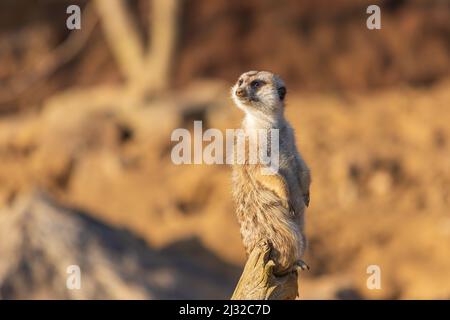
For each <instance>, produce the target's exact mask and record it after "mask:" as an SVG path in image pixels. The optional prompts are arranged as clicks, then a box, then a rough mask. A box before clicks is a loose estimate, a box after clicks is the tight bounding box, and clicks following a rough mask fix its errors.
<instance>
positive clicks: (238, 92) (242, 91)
mask: <svg viewBox="0 0 450 320" xmlns="http://www.w3.org/2000/svg"><path fill="white" fill-rule="evenodd" d="M236 95H237V96H238V97H240V98H242V97H244V96H245V89H243V88H237V89H236Z"/></svg>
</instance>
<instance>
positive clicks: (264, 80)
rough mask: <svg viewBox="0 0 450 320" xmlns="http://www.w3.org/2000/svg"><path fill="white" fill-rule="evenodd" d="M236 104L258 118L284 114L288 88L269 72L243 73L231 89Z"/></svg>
mask: <svg viewBox="0 0 450 320" xmlns="http://www.w3.org/2000/svg"><path fill="white" fill-rule="evenodd" d="M231 96H232V98H233V101H234V102H235V104H236V105H237V106H238V107H239V108H240V109H242V110H244V111H245V112H246V113H249V114H251V115H252V116H255V117H258V118H267V117H274V116H277V115H279V114H281V113H283V109H284V98H285V96H286V86H285V85H284V82H283V80H281V79H280V78H279V77H278V76H276V75H275V74H273V73H272V72H269V71H248V72H245V73H243V74H242V75H241V76H240V77H239V79H238V81H237V82H236V84H235V85H234V86H233V88H232V89H231Z"/></svg>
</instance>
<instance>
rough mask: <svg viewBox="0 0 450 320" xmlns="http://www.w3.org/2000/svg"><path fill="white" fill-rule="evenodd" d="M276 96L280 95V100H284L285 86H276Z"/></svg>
mask: <svg viewBox="0 0 450 320" xmlns="http://www.w3.org/2000/svg"><path fill="white" fill-rule="evenodd" d="M278 96H279V97H280V100H284V97H285V96H286V88H285V87H281V88H278Z"/></svg>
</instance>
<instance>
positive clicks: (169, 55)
mask: <svg viewBox="0 0 450 320" xmlns="http://www.w3.org/2000/svg"><path fill="white" fill-rule="evenodd" d="M150 1H152V3H151V6H149V7H150V10H149V16H150V19H149V20H150V21H151V23H150V30H149V41H148V43H149V48H148V50H147V51H146V50H145V46H144V41H142V39H141V37H140V35H139V29H138V28H137V26H136V24H135V23H134V21H133V16H132V15H131V14H130V12H129V10H128V9H127V5H126V1H124V0H96V4H97V10H98V12H99V15H100V16H101V18H102V24H103V28H104V32H105V35H106V39H107V41H108V44H109V46H110V48H111V50H112V52H113V55H114V57H115V59H116V61H117V63H118V64H119V67H120V69H121V71H122V73H123V74H124V75H125V77H126V78H127V80H128V83H129V84H131V85H132V86H134V88H135V89H137V90H138V91H151V92H157V91H161V90H164V89H167V88H168V87H169V85H170V79H171V71H172V65H173V58H174V54H175V48H176V41H177V36H178V14H179V11H180V0H150Z"/></svg>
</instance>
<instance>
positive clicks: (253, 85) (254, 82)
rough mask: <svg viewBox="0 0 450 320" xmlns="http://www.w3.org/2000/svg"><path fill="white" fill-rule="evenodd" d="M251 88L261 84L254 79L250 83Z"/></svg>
mask: <svg viewBox="0 0 450 320" xmlns="http://www.w3.org/2000/svg"><path fill="white" fill-rule="evenodd" d="M250 85H251V86H252V88H253V89H256V88H259V87H260V86H261V81H258V80H255V81H252V83H250Z"/></svg>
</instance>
